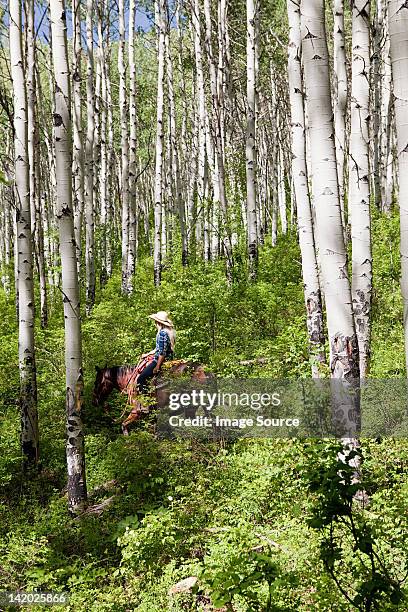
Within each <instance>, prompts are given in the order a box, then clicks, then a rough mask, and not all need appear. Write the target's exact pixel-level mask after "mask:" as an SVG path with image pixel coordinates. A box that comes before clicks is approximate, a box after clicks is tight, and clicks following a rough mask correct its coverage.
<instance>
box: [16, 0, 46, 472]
mask: <svg viewBox="0 0 408 612" xmlns="http://www.w3.org/2000/svg"><path fill="white" fill-rule="evenodd" d="M9 9H10V35H9V36H10V64H11V77H12V81H13V98H14V172H15V205H16V247H17V248H16V266H17V270H16V272H17V275H16V282H17V289H18V291H17V295H18V352H19V370H20V417H21V450H22V453H23V456H24V460H25V465H26V466H27V467H28V466H32V465H35V464H36V463H37V461H38V452H39V438H38V413H37V380H36V367H35V346H34V288H33V260H32V241H31V216H30V180H29V161H28V131H27V92H26V84H25V74H24V67H23V66H24V60H23V44H22V16H21V2H20V0H10V4H9Z"/></svg>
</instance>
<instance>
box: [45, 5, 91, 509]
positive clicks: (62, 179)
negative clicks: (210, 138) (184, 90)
mask: <svg viewBox="0 0 408 612" xmlns="http://www.w3.org/2000/svg"><path fill="white" fill-rule="evenodd" d="M50 9H51V28H52V52H53V60H54V74H55V81H56V88H55V114H54V135H55V155H56V169H57V218H58V222H59V234H60V244H61V267H62V287H61V289H62V295H63V304H64V324H65V369H66V416H67V442H66V453H67V466H68V506H69V509H70V511H71V512H73V513H79V512H81V511H82V510H83V509H84V506H85V504H86V501H87V491H86V478H85V449H84V435H83V430H82V421H81V411H82V403H83V396H82V394H83V375H82V336H81V317H80V310H79V284H78V272H77V263H76V251H75V236H74V217H73V209H72V141H71V113H70V108H71V89H70V72H69V66H68V48H67V35H66V18H65V14H66V13H65V7H64V0H52V2H50Z"/></svg>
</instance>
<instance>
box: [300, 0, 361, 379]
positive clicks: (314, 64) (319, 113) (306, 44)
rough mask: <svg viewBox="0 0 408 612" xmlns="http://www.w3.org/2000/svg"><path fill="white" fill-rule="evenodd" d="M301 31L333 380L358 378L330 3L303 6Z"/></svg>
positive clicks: (307, 1) (308, 1) (312, 0)
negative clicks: (328, 28)
mask: <svg viewBox="0 0 408 612" xmlns="http://www.w3.org/2000/svg"><path fill="white" fill-rule="evenodd" d="M301 26H302V29H301V32H302V34H301V37H302V53H303V58H304V74H305V90H306V100H307V109H308V124H309V134H310V151H311V166H312V174H313V183H312V184H313V193H314V206H315V210H316V226H317V236H316V237H317V244H318V248H319V251H320V263H321V267H322V276H323V288H324V296H325V301H326V307H327V326H328V332H329V342H330V370H331V374H332V377H333V378H340V379H345V380H349V379H358V378H359V359H358V343H357V338H356V332H355V327H354V317H353V308H352V302H351V291H350V281H349V278H348V273H347V254H346V249H345V245H344V238H343V228H342V223H341V208H340V197H339V185H338V179H337V166H336V150H335V144H334V138H333V135H334V126H333V115H332V104H331V94H330V79H329V58H328V49H327V39H326V29H325V14H324V0H302V1H301Z"/></svg>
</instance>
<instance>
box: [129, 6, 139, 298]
mask: <svg viewBox="0 0 408 612" xmlns="http://www.w3.org/2000/svg"><path fill="white" fill-rule="evenodd" d="M135 17H136V2H135V0H130V3H129V42H128V51H129V78H130V87H129V107H130V112H129V251H128V263H127V279H128V282H127V292H128V293H129V294H131V293H132V292H133V281H134V275H135V271H136V257H137V231H138V230H137V228H138V219H137V215H136V154H137V123H136V122H137V114H136V63H135V27H136V24H135Z"/></svg>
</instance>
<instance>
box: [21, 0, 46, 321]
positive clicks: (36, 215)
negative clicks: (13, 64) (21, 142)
mask: <svg viewBox="0 0 408 612" xmlns="http://www.w3.org/2000/svg"><path fill="white" fill-rule="evenodd" d="M25 7H26V12H25V15H26V24H27V28H26V44H27V75H26V83H27V109H28V113H27V119H28V159H29V166H30V216H31V233H32V239H33V247H34V254H35V260H36V264H37V270H38V277H39V285H40V313H41V327H43V328H44V327H46V325H47V321H48V310H47V284H46V277H45V264H44V238H43V227H42V218H41V211H40V139H39V129H38V121H37V85H36V82H37V74H36V43H35V29H34V0H26V4H25Z"/></svg>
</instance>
